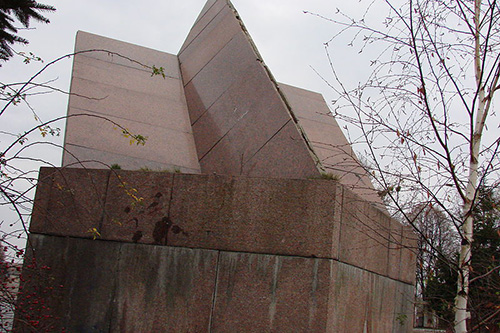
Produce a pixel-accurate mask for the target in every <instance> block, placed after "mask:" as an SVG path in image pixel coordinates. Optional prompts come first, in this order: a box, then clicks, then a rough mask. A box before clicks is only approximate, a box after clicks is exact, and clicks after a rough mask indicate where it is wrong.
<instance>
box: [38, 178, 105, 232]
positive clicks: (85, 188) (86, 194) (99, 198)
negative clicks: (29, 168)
mask: <svg viewBox="0 0 500 333" xmlns="http://www.w3.org/2000/svg"><path fill="white" fill-rule="evenodd" d="M40 177H41V178H40V180H41V184H43V185H42V190H41V191H42V192H40V195H38V196H37V201H36V202H35V208H34V211H35V213H34V215H33V218H32V220H31V225H30V232H32V233H33V232H34V233H41V234H52V235H63V236H75V237H83V238H93V237H94V236H95V232H93V231H92V230H93V229H94V228H95V230H97V231H98V230H99V228H100V224H101V221H102V215H103V211H104V202H105V193H106V186H107V183H108V177H109V171H108V170H86V169H55V168H50V169H49V168H43V169H42V172H41V173H40ZM76 184H78V185H76Z"/></svg>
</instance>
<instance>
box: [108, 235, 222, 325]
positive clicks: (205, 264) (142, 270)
mask: <svg viewBox="0 0 500 333" xmlns="http://www.w3.org/2000/svg"><path fill="white" fill-rule="evenodd" d="M216 263H217V252H215V251H207V250H193V249H186V248H172V247H165V246H147V245H135V244H124V245H123V246H122V247H121V252H120V262H119V265H118V273H117V274H116V276H115V279H116V288H117V289H116V293H115V298H114V309H113V318H112V321H111V325H110V331H111V332H206V331H207V330H208V327H209V321H210V316H211V309H212V302H213V292H214V289H215V283H216Z"/></svg>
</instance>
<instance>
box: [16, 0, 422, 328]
mask: <svg viewBox="0 0 500 333" xmlns="http://www.w3.org/2000/svg"><path fill="white" fill-rule="evenodd" d="M75 50H76V52H79V51H85V50H101V51H95V52H85V53H81V54H78V55H76V56H75V60H74V65H73V77H72V83H71V92H72V95H71V96H70V101H69V108H68V115H69V116H70V117H69V118H68V122H67V128H66V138H65V152H64V156H63V167H62V168H42V169H41V172H40V177H39V184H38V188H37V193H36V198H35V206H34V210H33V215H32V220H31V226H30V246H29V248H28V257H27V259H26V263H25V268H24V272H23V275H24V276H25V281H26V282H25V284H24V286H23V289H24V294H23V295H24V296H23V295H21V302H25V303H24V304H29V305H30V306H31V309H32V311H35V312H36V314H39V315H40V317H41V318H44V319H43V320H38V319H37V320H38V321H39V323H38V324H37V325H40V327H41V326H42V325H45V326H44V327H48V328H50V329H51V330H55V331H60V330H62V329H63V328H64V329H66V330H68V331H85V332H86V331H120V332H122V331H123V332H212V331H213V332H409V331H411V328H412V316H413V314H412V312H413V306H412V301H413V284H414V265H415V254H414V248H415V237H414V235H413V234H412V232H411V231H410V230H408V228H407V227H405V226H402V225H401V224H400V223H398V222H397V221H394V220H392V219H391V218H390V217H389V216H388V215H387V214H386V211H385V209H384V207H383V204H382V202H381V201H380V199H379V197H378V196H377V195H376V192H375V190H374V189H373V186H372V185H371V183H370V179H369V177H368V175H367V174H366V173H365V172H364V170H363V169H362V168H361V167H360V166H359V162H358V160H357V158H356V156H355V155H354V153H353V151H352V149H351V147H350V145H349V143H348V142H347V140H346V139H345V137H344V136H343V134H342V132H341V130H340V128H339V126H338V125H337V123H336V121H335V119H334V118H333V117H332V115H331V114H330V111H329V109H328V107H327V105H326V104H325V102H324V100H323V98H322V96H321V95H319V94H317V93H314V92H310V91H306V90H303V89H299V88H295V87H291V86H288V85H284V84H280V83H278V82H276V81H275V80H274V78H273V76H272V75H271V72H270V70H269V69H268V68H267V67H266V65H265V64H264V61H263V59H262V58H261V56H260V55H259V53H258V51H257V49H256V47H255V45H254V44H253V42H252V40H251V38H250V36H249V35H248V33H247V31H246V29H245V27H244V25H243V23H242V21H241V19H240V16H239V14H238V13H237V12H236V10H235V9H234V7H233V6H232V5H231V3H230V2H229V1H228V0H209V1H208V2H207V4H206V5H205V7H204V8H203V10H202V11H201V13H200V15H199V17H198V18H197V20H196V22H195V24H194V26H193V28H192V29H191V31H190V33H189V35H188V37H187V39H186V41H185V42H184V45H183V46H182V48H181V50H180V51H179V54H178V55H171V54H166V53H163V52H159V51H155V50H151V49H147V48H143V47H139V46H136V45H131V44H128V43H124V42H119V41H116V40H111V39H108V38H105V37H101V36H96V35H92V34H89V33H84V32H79V33H78V34H77V41H76V49H75ZM102 50H107V51H108V52H103V51H102ZM111 54H115V55H114V56H112V55H111ZM117 55H119V56H117ZM131 59H132V60H133V61H130V60H131ZM143 65H146V66H149V67H151V66H153V65H155V66H156V67H160V66H161V67H163V68H164V73H165V77H162V75H158V76H154V77H151V71H150V70H148V69H146V68H145V67H144V66H143ZM89 97H91V98H89ZM89 115H90V116H89ZM96 116H97V117H96ZM109 120H112V121H113V122H114V123H116V124H120V125H121V126H124V127H125V128H127V129H128V130H130V132H132V133H141V134H142V135H144V136H147V137H148V140H147V143H146V145H145V146H137V145H130V144H129V142H128V140H126V139H124V138H123V137H122V136H121V135H120V133H121V130H119V129H118V130H117V129H115V127H116V125H113V123H112V122H110V121H109ZM113 164H115V165H119V166H120V167H121V169H122V170H115V169H110V168H109V167H110V166H111V165H113ZM141 168H142V169H143V170H142V171H141ZM144 168H147V169H148V170H149V171H144ZM151 170H153V171H151ZM174 170H175V171H176V172H173V171H174ZM165 171H170V172H165ZM324 174H332V175H334V177H333V178H335V180H331V179H321V178H322V175H324ZM31 258H34V260H35V262H36V265H34V266H33V265H29V263H30V262H31ZM42 266H43V267H50V269H45V270H40V267H42ZM42 284H43V288H52V289H50V290H51V292H50V293H46V294H43V292H42V290H45V289H43V288H42V287H41V285H42ZM32 294H36V295H37V296H38V297H39V298H40V299H42V300H43V307H41V305H40V302H38V303H36V304H33V302H32V301H31V300H30V299H32V297H29V298H26V297H27V296H26V295H32ZM42 294H43V295H42ZM32 317H33V315H31V317H30V318H32ZM30 318H26V315H25V314H24V313H20V312H18V313H17V319H18V321H17V323H16V324H17V329H18V330H19V331H30V330H31V329H32V328H33V325H34V323H33V320H32V319H30ZM55 318H58V319H57V320H56V319H55ZM30 325H31V326H30Z"/></svg>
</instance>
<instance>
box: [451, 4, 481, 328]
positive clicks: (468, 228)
mask: <svg viewBox="0 0 500 333" xmlns="http://www.w3.org/2000/svg"><path fill="white" fill-rule="evenodd" d="M480 14H481V0H475V6H474V23H475V36H474V37H475V43H474V44H475V45H474V46H475V47H474V48H475V52H474V71H475V76H476V87H477V93H478V106H477V110H476V117H475V118H476V119H475V122H474V127H473V128H472V129H471V133H472V136H471V141H470V159H469V176H468V181H467V192H466V198H465V201H464V205H463V210H462V214H463V217H464V222H463V224H462V228H461V231H462V245H461V247H460V258H459V262H458V265H459V267H458V283H457V296H456V298H455V332H456V333H466V332H467V319H469V312H468V311H467V301H468V299H469V275H470V271H471V249H472V241H473V235H472V230H473V225H474V219H473V216H472V208H473V204H474V198H475V196H476V189H477V180H478V174H477V171H478V165H479V160H478V159H479V148H480V146H481V137H482V134H483V128H484V124H485V120H486V117H485V114H484V113H485V112H486V108H485V105H486V99H485V87H484V85H483V83H482V69H481V63H482V61H481V44H480V29H481V27H480V24H481V22H480V19H481V17H480V16H481V15H480Z"/></svg>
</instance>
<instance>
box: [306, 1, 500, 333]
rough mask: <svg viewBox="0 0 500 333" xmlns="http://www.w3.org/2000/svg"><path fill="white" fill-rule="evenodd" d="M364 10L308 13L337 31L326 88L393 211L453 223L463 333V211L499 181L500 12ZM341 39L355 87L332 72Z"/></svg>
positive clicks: (372, 4) (474, 4)
mask: <svg viewBox="0 0 500 333" xmlns="http://www.w3.org/2000/svg"><path fill="white" fill-rule="evenodd" d="M361 2H363V1H361ZM366 8H367V10H366V12H365V13H364V14H363V15H361V16H360V17H358V18H355V17H352V16H351V15H348V14H346V13H345V12H344V11H342V10H340V9H338V10H337V13H336V14H335V16H333V17H325V16H321V15H319V14H314V15H317V16H319V17H322V18H324V19H327V20H329V21H331V22H333V23H335V27H336V28H338V30H337V31H336V32H335V35H334V37H333V38H332V39H331V40H330V41H328V42H327V43H326V44H325V48H326V52H327V55H328V58H329V60H330V64H331V69H332V71H333V74H334V81H333V82H332V81H330V82H328V83H329V84H330V86H331V87H332V88H333V89H334V90H335V92H336V93H337V94H338V99H337V100H336V101H334V103H333V107H334V111H335V114H336V116H337V117H338V118H339V119H342V120H344V121H347V122H348V123H349V124H350V125H349V126H348V128H349V136H350V139H351V141H352V142H353V144H355V145H358V151H361V152H362V155H363V156H365V157H366V158H368V159H369V160H370V165H371V166H372V167H371V168H370V170H369V171H370V172H371V174H372V175H373V177H374V179H375V180H376V182H377V186H378V187H379V188H380V189H381V191H380V192H379V193H382V194H383V195H384V196H385V199H386V201H389V202H390V203H391V209H392V212H394V213H395V214H396V213H397V214H398V215H399V216H401V217H402V218H404V219H405V220H406V221H407V223H409V224H411V225H412V226H413V227H414V228H415V230H416V231H417V233H419V234H420V235H421V236H425V235H424V234H423V233H422V230H420V228H419V225H418V224H417V223H415V222H416V221H415V219H414V216H415V215H414V214H410V212H411V211H412V209H413V208H412V207H415V203H418V204H419V205H424V206H428V207H438V208H439V209H440V210H441V211H442V212H443V213H444V214H446V218H447V219H448V220H449V221H451V223H452V224H453V226H454V229H455V231H456V233H457V234H458V236H459V237H460V243H461V245H460V256H459V259H458V262H456V263H454V265H453V266H454V267H453V268H454V269H455V270H456V272H457V274H458V287H457V293H456V298H455V308H454V309H455V322H454V327H455V331H456V332H460V333H461V332H466V331H467V319H468V318H469V313H468V311H467V306H468V305H467V301H468V295H469V284H470V281H469V276H470V273H471V270H470V268H471V262H472V260H473V258H472V257H471V246H472V244H473V243H474V238H473V232H472V230H473V224H474V215H473V214H472V211H473V209H474V207H475V206H476V205H477V197H478V196H477V194H478V188H479V186H480V184H481V183H482V182H484V179H485V178H487V177H488V178H489V179H498V171H499V166H500V163H499V162H500V161H499V154H498V149H499V146H500V137H499V136H498V132H497V131H498V118H496V114H495V113H494V108H493V100H494V95H495V93H496V92H497V91H498V90H499V89H500V85H499V77H500V24H499V19H500V6H499V3H497V1H496V0H445V1H442V0H440V1H438V0H410V1H407V2H402V1H399V2H398V1H395V0H393V1H391V0H385V1H373V0H370V1H368V3H367V4H366ZM344 37H348V38H349V40H348V42H347V43H348V45H349V46H353V47H354V49H356V51H358V53H360V56H361V60H365V61H366V62H367V65H368V66H370V69H369V71H370V73H371V74H370V75H369V77H368V79H367V80H366V82H364V83H362V84H361V83H360V84H358V85H356V86H355V87H354V88H351V87H348V86H347V84H346V80H345V78H344V77H341V74H340V72H339V70H338V69H337V68H336V66H335V64H336V62H337V61H338V59H336V58H335V49H334V47H337V48H338V44H337V42H345V39H343V38H344ZM343 46H344V47H345V45H343ZM366 54H369V56H366ZM355 63H356V67H357V68H359V67H360V66H361V65H360V63H359V62H355ZM325 81H328V80H326V79H325ZM424 238H425V237H424ZM426 242H427V244H428V245H429V246H432V245H431V244H430V242H428V241H426ZM496 269H498V268H496Z"/></svg>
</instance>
